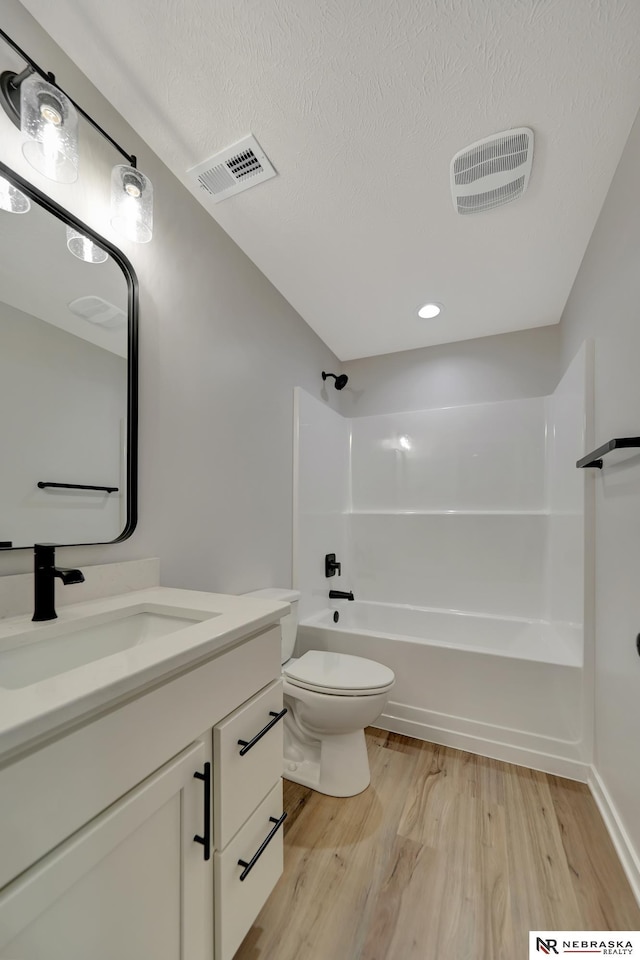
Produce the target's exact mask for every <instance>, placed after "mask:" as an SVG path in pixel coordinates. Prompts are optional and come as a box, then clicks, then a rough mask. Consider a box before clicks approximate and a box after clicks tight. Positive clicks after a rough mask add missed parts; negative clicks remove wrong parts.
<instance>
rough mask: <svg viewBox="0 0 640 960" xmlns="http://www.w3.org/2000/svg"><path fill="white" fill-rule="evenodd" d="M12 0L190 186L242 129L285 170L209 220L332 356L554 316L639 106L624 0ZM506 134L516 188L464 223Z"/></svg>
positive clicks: (637, 50) (638, 66) (636, 44)
mask: <svg viewBox="0 0 640 960" xmlns="http://www.w3.org/2000/svg"><path fill="white" fill-rule="evenodd" d="M23 2H24V5H25V6H26V7H27V9H29V10H30V11H31V12H32V13H33V15H34V16H35V17H36V19H37V20H39V21H40V22H41V23H42V25H43V26H44V27H45V29H46V30H47V31H48V32H49V33H50V34H51V35H52V36H53V37H54V39H55V40H56V41H57V42H58V43H59V44H60V45H61V46H62V47H63V48H64V49H65V51H66V52H67V53H68V54H69V55H70V56H71V57H72V58H73V59H74V60H75V61H76V63H77V64H78V65H79V66H80V68H81V69H82V70H83V71H84V72H85V73H86V74H87V75H88V76H89V77H90V79H91V80H92V81H93V82H94V83H95V84H96V85H97V86H98V87H99V88H100V90H101V91H102V92H103V93H104V94H105V95H106V96H107V97H108V98H109V99H110V100H111V102H112V103H113V104H114V105H115V106H116V107H117V109H118V110H119V111H120V113H122V114H123V116H125V118H126V119H127V120H128V121H129V122H130V123H131V124H132V125H133V126H134V127H136V128H137V129H138V131H139V132H140V134H141V136H142V137H143V138H144V139H145V140H146V141H147V143H148V144H149V145H150V146H151V147H152V148H153V149H154V150H155V151H156V152H157V153H158V154H159V156H160V157H161V158H162V159H163V160H164V161H165V162H166V163H167V165H168V166H169V167H170V168H171V169H172V170H173V171H174V173H175V174H176V175H177V176H178V177H179V178H180V179H181V180H182V181H183V182H185V183H188V180H187V178H186V170H187V169H188V168H189V167H191V166H193V165H194V164H196V163H199V162H200V161H202V160H205V159H206V158H207V157H209V156H210V155H211V154H213V153H215V152H217V151H218V150H220V149H222V148H224V147H226V146H227V145H229V144H231V143H233V142H234V141H236V140H238V139H239V138H240V137H242V136H244V135H245V134H247V133H249V132H252V133H253V134H255V136H256V137H257V138H258V140H259V141H260V144H261V145H262V147H263V149H264V150H265V152H266V153H267V155H268V156H269V158H270V159H271V161H272V162H273V164H274V166H275V167H276V169H277V170H278V173H279V176H278V177H276V178H275V179H273V180H270V181H269V182H267V183H264V184H262V185H260V186H256V187H255V188H253V189H251V190H248V191H246V192H245V193H241V194H239V195H237V196H235V197H232V198H230V199H228V200H225V201H224V202H222V203H220V204H217V205H211V206H210V207H209V209H210V210H211V214H212V216H214V217H215V219H216V220H217V221H218V222H219V223H220V224H221V225H222V227H223V228H224V229H225V230H226V231H227V233H228V234H229V235H230V236H231V237H232V238H233V239H234V240H235V241H236V242H237V243H238V244H239V246H240V247H241V248H242V249H243V250H244V251H245V252H246V253H247V254H248V256H249V257H250V258H251V259H252V260H253V261H254V262H255V263H256V264H257V265H258V267H260V269H261V270H262V271H263V272H264V273H265V274H266V275H267V277H269V279H270V280H271V281H272V282H273V283H274V285H275V286H276V287H277V288H278V289H279V290H280V291H281V292H282V294H283V295H284V296H285V297H286V298H287V299H288V300H289V301H290V302H291V303H292V304H293V306H294V307H295V308H296V309H297V310H298V311H299V312H300V313H301V315H302V316H303V317H304V319H305V320H306V321H307V323H309V324H310V326H311V327H313V328H314V330H316V331H317V333H318V334H319V335H320V336H321V337H322V339H323V340H324V341H325V342H326V343H327V344H328V345H329V346H330V347H331V348H332V349H333V350H334V351H335V352H336V353H337V354H338V356H339V357H340V358H341V359H343V360H346V359H352V358H354V357H361V356H367V355H371V354H379V353H387V352H393V351H397V350H406V349H409V348H412V347H421V346H426V345H428V344H433V343H444V342H448V341H453V340H463V339H467V338H470V337H478V336H484V335H487V334H493V333H501V332H503V331H507V330H518V329H523V328H526V327H536V326H543V325H546V324H551V323H557V322H558V320H559V319H560V315H561V313H562V309H563V307H564V304H565V301H566V299H567V296H568V294H569V291H570V288H571V285H572V282H573V279H574V277H575V274H576V272H577V269H578V267H579V265H580V261H581V259H582V256H583V253H584V250H585V248H586V245H587V243H588V240H589V237H590V234H591V231H592V229H593V226H594V224H595V221H596V218H597V216H598V213H599V211H600V208H601V205H602V202H603V200H604V196H605V194H606V191H607V188H608V186H609V183H610V181H611V177H612V175H613V172H614V170H615V167H616V164H617V162H618V160H619V157H620V154H621V152H622V149H623V146H624V143H625V140H626V137H627V135H628V133H629V129H630V127H631V124H632V122H633V119H634V117H635V114H636V111H637V109H638V106H639V105H640V3H638V2H636V0H628V2H627V0H395V2H394V0H215V2H211V0H137V2H135V3H131V0H110V2H109V3H108V4H106V3H104V2H102V0H56V3H55V4H52V3H51V2H50V0H23ZM46 66H47V67H48V68H50V69H54V68H55V64H53V65H51V64H47V65H46ZM514 126H530V127H532V128H533V130H534V132H535V135H536V144H535V155H534V165H533V172H532V176H531V183H530V186H529V190H528V192H527V194H526V195H525V196H524V197H523V198H522V199H521V200H519V201H516V202H515V203H513V204H512V205H510V206H506V207H503V208H500V209H497V210H492V211H489V212H487V213H484V214H481V215H478V216H477V217H460V216H458V215H457V214H456V213H455V211H454V210H453V206H452V202H451V198H450V194H449V181H448V178H449V172H448V168H449V161H450V159H451V156H452V155H453V154H454V153H455V152H456V151H457V150H459V149H460V148H462V147H464V146H465V145H466V144H468V143H470V142H472V141H474V140H477V139H480V138H482V137H484V136H487V135H489V134H491V133H494V132H497V131H500V130H504V129H508V128H510V127H514ZM193 192H196V191H195V189H194V190H193ZM202 202H203V203H206V201H205V200H202ZM431 299H434V300H437V301H440V302H442V303H444V305H445V311H444V312H443V314H442V316H441V317H440V318H438V319H437V320H419V319H418V318H417V316H416V310H417V308H418V307H419V306H420V305H421V304H422V303H423V302H424V301H425V300H431Z"/></svg>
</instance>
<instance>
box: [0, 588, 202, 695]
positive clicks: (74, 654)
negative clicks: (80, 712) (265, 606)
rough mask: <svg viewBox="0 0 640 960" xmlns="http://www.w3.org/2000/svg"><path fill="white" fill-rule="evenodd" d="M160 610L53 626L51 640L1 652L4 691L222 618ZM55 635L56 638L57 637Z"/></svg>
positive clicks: (0, 674) (126, 612)
mask: <svg viewBox="0 0 640 960" xmlns="http://www.w3.org/2000/svg"><path fill="white" fill-rule="evenodd" d="M179 613H180V615H178V614H177V613H176V612H175V610H171V611H170V612H165V611H163V610H162V608H157V607H155V608H152V607H151V606H149V605H147V606H146V607H145V608H138V609H135V610H131V609H129V610H123V611H116V612H115V613H114V614H112V615H111V616H110V617H109V618H108V619H107V621H106V622H104V621H105V617H104V616H103V617H99V618H97V619H98V620H99V621H100V622H98V623H93V624H89V625H87V624H86V621H85V622H84V623H82V622H79V623H75V624H65V625H64V626H63V625H62V624H57V623H56V624H54V625H52V627H51V628H44V629H45V630H48V632H47V636H46V637H42V638H41V639H35V638H34V640H29V641H28V642H24V643H21V644H20V645H19V646H16V647H12V648H11V649H9V650H3V651H0V687H4V688H5V689H9V690H12V689H13V690H15V689H19V688H21V687H28V686H30V685H31V684H33V683H38V682H39V681H40V680H46V679H48V678H49V677H55V676H58V675H59V674H62V673H67V672H68V671H69V670H74V669H75V668H76V667H81V666H85V665H86V664H88V663H93V662H94V661H96V660H102V659H104V658H105V657H110V656H111V655H112V654H114V653H122V652H123V651H125V650H129V649H131V648H132V647H137V646H139V645H140V644H144V643H150V642H151V641H153V640H157V639H158V638H159V637H164V636H166V635H167V634H169V633H174V632H175V631H176V630H182V629H183V628H184V627H190V626H193V625H194V623H198V622H201V621H203V620H210V619H212V618H213V617H215V616H218V614H215V613H198V612H193V611H179ZM53 634H56V635H53Z"/></svg>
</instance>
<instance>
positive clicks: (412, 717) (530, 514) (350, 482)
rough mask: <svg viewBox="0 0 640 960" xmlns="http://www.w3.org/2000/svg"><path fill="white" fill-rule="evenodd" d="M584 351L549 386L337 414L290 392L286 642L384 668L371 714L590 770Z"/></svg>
mask: <svg viewBox="0 0 640 960" xmlns="http://www.w3.org/2000/svg"><path fill="white" fill-rule="evenodd" d="M591 353H592V350H591V345H590V344H585V345H584V346H583V347H582V349H581V350H580V352H579V354H578V355H577V356H576V358H575V359H574V361H573V362H572V363H571V365H570V366H569V368H568V370H567V371H566V373H565V375H564V377H563V378H562V380H561V382H560V384H559V385H558V387H557V389H556V391H555V392H554V393H553V394H552V395H551V396H549V397H535V398H527V399H521V400H512V401H505V402H499V403H483V404H474V405H469V406H463V407H448V408H440V409H431V410H421V411H411V412H407V413H393V414H386V415H377V416H370V417H361V418H354V419H352V420H348V419H346V418H343V417H341V416H340V415H339V414H336V413H335V412H334V411H332V410H330V409H329V408H327V407H325V406H323V405H322V404H321V403H319V402H318V401H316V400H314V399H313V398H312V397H310V396H309V395H308V394H306V393H305V392H304V391H302V390H297V391H296V436H295V450H296V456H295V464H296V466H295V481H294V490H295V496H294V501H295V502H294V571H295V579H296V586H297V588H298V589H300V590H301V591H302V599H301V604H300V606H301V609H300V613H301V621H302V622H301V627H300V631H299V640H298V650H297V652H298V653H299V654H301V653H303V652H304V651H305V650H307V649H327V650H334V651H336V652H341V653H352V654H355V655H357V656H365V657H370V658H372V659H375V660H379V661H380V662H382V663H385V664H387V665H388V666H390V667H391V668H392V669H393V670H394V672H395V674H396V680H397V682H396V687H395V688H394V691H393V700H392V701H391V702H390V703H389V704H388V706H387V708H386V711H385V714H384V715H383V716H382V717H381V718H380V720H379V721H378V724H379V725H380V726H382V727H385V728H386V729H389V730H394V731H396V732H398V733H406V734H410V735H412V736H417V737H420V738H423V739H427V740H432V741H435V742H439V743H444V744H448V745H451V746H457V747H461V748H463V749H467V750H470V751H472V752H475V753H482V754H485V755H488V756H493V757H496V758H498V759H503V760H509V761H512V762H516V763H524V764H526V765H527V766H531V767H535V768H539V769H542V770H546V771H548V772H552V773H558V774H562V775H565V776H570V777H574V778H576V779H586V775H587V764H588V762H590V757H591V739H590V728H591V718H590V706H589V704H590V701H591V698H590V697H589V696H588V689H589V685H590V683H591V673H592V671H591V659H592V657H591V645H590V642H589V638H587V642H586V643H585V634H584V606H585V569H586V565H585V535H586V533H587V531H586V524H585V515H588V510H587V509H586V507H587V500H588V491H589V489H590V487H589V484H590V478H589V477H588V475H587V474H588V471H582V470H577V469H576V466H575V463H576V460H577V459H578V458H579V457H580V456H581V455H582V454H583V453H584V451H585V449H586V446H587V445H588V443H590V442H591V438H590V437H588V436H585V433H586V429H587V422H588V419H589V418H588V416H587V414H588V411H589V409H590V403H591V397H590V387H589V384H590V382H591V368H592V360H591ZM326 553H336V554H337V558H338V560H340V561H342V564H343V566H342V576H341V577H334V578H332V579H325V577H324V556H325V554H326ZM330 588H338V589H348V590H353V591H354V594H355V597H356V600H355V602H353V603H351V602H347V601H341V600H337V601H330V600H329V599H328V592H329V589H330ZM335 611H337V612H338V613H339V621H338V623H334V621H333V614H334V612H335Z"/></svg>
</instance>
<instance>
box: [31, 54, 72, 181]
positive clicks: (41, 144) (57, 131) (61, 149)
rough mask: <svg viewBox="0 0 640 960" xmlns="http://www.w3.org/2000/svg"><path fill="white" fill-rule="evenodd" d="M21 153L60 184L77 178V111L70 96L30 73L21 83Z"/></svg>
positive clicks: (36, 167) (37, 168)
mask: <svg viewBox="0 0 640 960" xmlns="http://www.w3.org/2000/svg"><path fill="white" fill-rule="evenodd" d="M20 129H21V131H22V134H23V137H24V143H23V144H22V152H23V154H24V156H25V158H26V160H27V161H28V162H29V163H30V164H31V166H32V167H33V168H34V169H35V170H37V171H38V172H39V173H42V174H44V176H45V177H48V178H49V180H56V181H57V182H58V183H73V182H74V181H75V180H77V179H78V161H79V155H78V114H77V112H76V108H75V107H74V106H73V104H72V103H71V101H70V100H69V99H68V97H65V95H64V93H62V92H61V91H60V90H58V89H57V87H54V86H53V85H52V84H50V83H48V82H47V81H46V80H43V79H42V77H40V76H39V75H38V74H37V73H33V74H31V76H30V77H27V78H26V79H25V80H23V81H22V83H21V84H20Z"/></svg>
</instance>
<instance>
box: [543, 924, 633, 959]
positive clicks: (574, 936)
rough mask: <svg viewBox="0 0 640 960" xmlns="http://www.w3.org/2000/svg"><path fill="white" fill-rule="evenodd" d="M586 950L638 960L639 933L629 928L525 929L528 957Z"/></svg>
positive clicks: (585, 951)
mask: <svg viewBox="0 0 640 960" xmlns="http://www.w3.org/2000/svg"><path fill="white" fill-rule="evenodd" d="M587 953H588V954H591V955H592V956H593V955H594V954H595V955H599V956H601V957H636V958H638V960H640V933H639V932H638V931H631V930H555V931H551V930H546V931H543V930H533V931H532V932H531V933H529V960H534V958H537V960H540V958H541V957H564V956H566V955H567V954H571V956H575V955H576V954H578V955H580V954H581V955H585V954H587Z"/></svg>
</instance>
